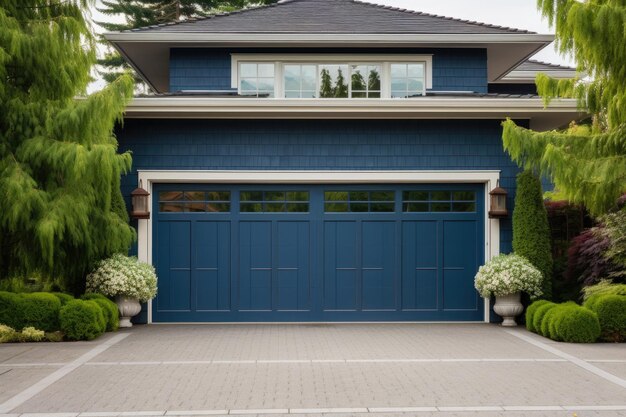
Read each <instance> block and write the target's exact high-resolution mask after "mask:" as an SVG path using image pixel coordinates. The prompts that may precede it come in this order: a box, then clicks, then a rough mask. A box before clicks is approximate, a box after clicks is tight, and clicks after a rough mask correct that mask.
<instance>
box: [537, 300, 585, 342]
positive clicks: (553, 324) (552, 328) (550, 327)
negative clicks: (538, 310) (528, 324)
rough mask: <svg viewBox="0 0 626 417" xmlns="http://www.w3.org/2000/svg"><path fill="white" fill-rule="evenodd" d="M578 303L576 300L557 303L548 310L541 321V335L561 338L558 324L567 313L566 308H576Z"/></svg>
mask: <svg viewBox="0 0 626 417" xmlns="http://www.w3.org/2000/svg"><path fill="white" fill-rule="evenodd" d="M576 307H578V305H577V304H576V303H574V302H567V303H563V304H557V305H556V306H554V308H551V309H550V310H548V312H547V313H546V314H545V316H544V317H543V320H542V321H541V332H540V333H541V335H542V336H544V337H549V338H550V339H552V340H560V338H559V335H558V326H559V323H560V322H561V320H562V318H563V317H564V316H565V314H567V313H566V312H564V311H566V310H569V309H572V308H576Z"/></svg>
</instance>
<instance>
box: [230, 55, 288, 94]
mask: <svg viewBox="0 0 626 417" xmlns="http://www.w3.org/2000/svg"><path fill="white" fill-rule="evenodd" d="M242 64H255V65H257V77H256V82H257V87H256V92H257V95H256V97H259V85H258V82H259V78H266V79H268V80H269V79H271V77H259V75H258V71H259V70H258V65H259V64H269V62H266V61H248V60H242V61H240V62H239V63H238V64H237V71H238V73H241V65H242ZM277 68H279V66H278V65H276V64H274V97H276V90H277V89H276V69H277ZM237 93H238V94H241V80H240V79H237Z"/></svg>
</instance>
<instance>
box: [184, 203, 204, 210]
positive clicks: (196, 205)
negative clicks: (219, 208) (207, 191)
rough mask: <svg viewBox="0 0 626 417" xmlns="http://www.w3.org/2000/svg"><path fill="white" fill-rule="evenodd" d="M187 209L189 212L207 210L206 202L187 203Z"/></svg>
mask: <svg viewBox="0 0 626 417" xmlns="http://www.w3.org/2000/svg"><path fill="white" fill-rule="evenodd" d="M185 211H188V212H204V211H206V203H204V202H202V203H189V204H186V208H185Z"/></svg>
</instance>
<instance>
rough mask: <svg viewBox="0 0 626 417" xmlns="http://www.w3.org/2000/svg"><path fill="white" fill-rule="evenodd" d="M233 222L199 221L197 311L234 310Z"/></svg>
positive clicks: (196, 230) (196, 227)
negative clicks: (231, 282)
mask: <svg viewBox="0 0 626 417" xmlns="http://www.w3.org/2000/svg"><path fill="white" fill-rule="evenodd" d="M230 229H231V226H230V222H204V221H201V222H196V224H195V225H194V230H193V239H194V240H193V242H194V248H195V250H194V254H195V256H194V282H195V291H194V294H195V297H196V307H195V309H196V311H230V309H231V299H230V289H231V284H230V279H231V273H230V234H231V230H230Z"/></svg>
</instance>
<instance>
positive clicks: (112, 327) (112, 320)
mask: <svg viewBox="0 0 626 417" xmlns="http://www.w3.org/2000/svg"><path fill="white" fill-rule="evenodd" d="M81 298H82V299H83V300H91V301H93V302H95V303H97V304H98V305H99V306H100V308H101V309H102V313H103V314H104V319H105V320H106V323H107V324H106V331H107V332H114V331H116V330H117V329H118V328H119V327H120V313H119V310H118V309H117V304H115V303H114V302H113V301H111V300H109V299H108V298H107V297H105V296H104V295H102V294H97V293H87V294H85V295H83V296H82V297H81Z"/></svg>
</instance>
